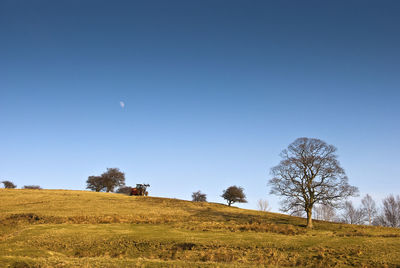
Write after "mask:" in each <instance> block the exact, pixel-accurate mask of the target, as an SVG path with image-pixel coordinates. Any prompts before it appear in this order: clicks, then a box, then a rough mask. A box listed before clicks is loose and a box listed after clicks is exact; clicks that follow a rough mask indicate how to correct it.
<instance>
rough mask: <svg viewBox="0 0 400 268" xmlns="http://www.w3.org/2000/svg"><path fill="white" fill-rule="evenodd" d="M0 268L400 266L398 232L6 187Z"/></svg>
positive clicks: (1, 199)
mask: <svg viewBox="0 0 400 268" xmlns="http://www.w3.org/2000/svg"><path fill="white" fill-rule="evenodd" d="M0 204H1V206H0V266H1V267H165V266H170V267H232V266H233V267H251V266H254V267H259V266H270V265H271V266H300V267H301V266H303V267H304V266H320V267H329V266H357V267H361V266H364V267H379V266H388V267H398V266H400V254H398V252H399V250H400V230H399V229H393V228H383V227H367V226H356V225H345V224H336V223H328V222H320V221H316V222H315V228H314V229H313V230H307V229H306V228H305V227H304V224H305V220H304V219H301V218H297V217H290V216H286V215H282V214H277V213H265V212H259V211H253V210H244V209H239V208H234V207H227V206H225V205H221V204H214V203H194V202H189V201H183V200H176V199H167V198H156V197H130V196H125V195H120V194H113V193H94V192H86V191H66V190H15V189H12V190H7V189H1V190H0Z"/></svg>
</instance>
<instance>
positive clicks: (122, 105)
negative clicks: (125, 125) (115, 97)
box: [119, 101, 125, 109]
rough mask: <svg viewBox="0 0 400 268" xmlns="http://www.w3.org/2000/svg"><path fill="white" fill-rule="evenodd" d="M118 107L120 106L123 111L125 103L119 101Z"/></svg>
mask: <svg viewBox="0 0 400 268" xmlns="http://www.w3.org/2000/svg"><path fill="white" fill-rule="evenodd" d="M119 106H121V108H122V109H124V108H125V102H123V101H120V102H119Z"/></svg>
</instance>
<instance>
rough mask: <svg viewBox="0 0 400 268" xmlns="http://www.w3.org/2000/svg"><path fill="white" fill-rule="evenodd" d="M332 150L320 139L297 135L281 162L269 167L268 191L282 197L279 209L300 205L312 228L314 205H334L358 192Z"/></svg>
mask: <svg viewBox="0 0 400 268" xmlns="http://www.w3.org/2000/svg"><path fill="white" fill-rule="evenodd" d="M335 152H336V148H335V147H334V146H333V145H328V144H326V143H325V142H324V141H322V140H319V139H309V138H299V139H297V140H295V141H294V142H293V143H291V144H290V145H289V146H288V148H287V149H285V150H283V151H282V153H281V157H282V160H281V162H280V163H279V165H277V166H275V167H273V168H272V169H271V174H272V175H273V178H272V179H271V180H270V181H269V185H270V186H271V187H272V188H271V194H277V195H280V196H282V197H283V201H282V208H281V210H283V211H285V212H290V211H293V210H294V209H297V208H299V207H302V209H303V210H304V212H305V213H306V215H307V227H308V228H312V211H313V207H314V204H324V205H329V206H332V207H336V206H338V205H339V203H340V201H342V200H344V199H346V198H347V197H349V196H355V195H356V193H357V191H358V189H357V188H356V187H354V186H350V185H349V184H348V178H347V176H346V174H345V172H344V170H343V168H342V167H341V166H340V164H339V161H338V160H337V156H336V154H335Z"/></svg>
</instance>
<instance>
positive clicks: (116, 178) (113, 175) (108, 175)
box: [101, 168, 125, 193]
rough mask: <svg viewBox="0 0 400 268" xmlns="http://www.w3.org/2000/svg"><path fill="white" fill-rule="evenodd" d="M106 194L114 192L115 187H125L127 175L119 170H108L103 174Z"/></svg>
mask: <svg viewBox="0 0 400 268" xmlns="http://www.w3.org/2000/svg"><path fill="white" fill-rule="evenodd" d="M101 177H102V178H103V183H104V187H105V188H106V192H107V193H108V192H113V191H114V188H115V187H118V186H123V185H125V174H124V173H123V172H121V171H120V170H119V169H118V168H107V171H106V172H104V173H103V174H101Z"/></svg>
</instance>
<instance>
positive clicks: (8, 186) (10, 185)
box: [1, 180, 42, 190]
mask: <svg viewBox="0 0 400 268" xmlns="http://www.w3.org/2000/svg"><path fill="white" fill-rule="evenodd" d="M1 183H2V184H3V186H4V188H5V189H15V188H17V185H15V184H14V183H13V182H11V181H8V180H6V181H2V182H1ZM21 189H36V190H41V189H42V188H41V187H40V186H39V185H24V186H23V187H22V188H21Z"/></svg>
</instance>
